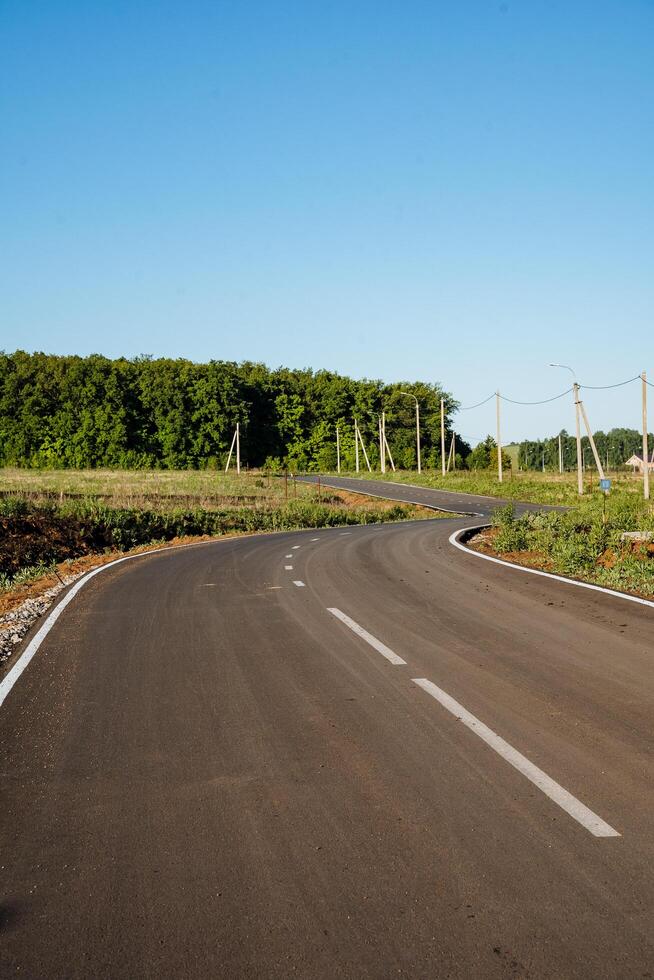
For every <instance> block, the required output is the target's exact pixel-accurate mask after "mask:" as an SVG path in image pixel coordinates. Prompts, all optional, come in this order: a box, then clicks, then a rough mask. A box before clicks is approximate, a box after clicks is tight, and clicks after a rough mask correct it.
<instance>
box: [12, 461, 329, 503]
mask: <svg viewBox="0 0 654 980" xmlns="http://www.w3.org/2000/svg"><path fill="white" fill-rule="evenodd" d="M0 491H4V492H5V493H10V494H12V495H16V496H27V497H30V498H32V499H37V500H38V499H43V500H46V499H57V500H60V501H63V500H65V499H66V498H69V497H72V498H73V499H75V498H93V499H97V500H103V501H104V502H105V503H107V504H109V505H110V506H114V507H142V508H147V509H156V510H166V509H175V508H179V507H180V506H190V507H194V508H201V509H203V510H212V509H215V508H216V507H231V506H241V505H243V504H246V505H248V506H259V505H261V506H264V507H268V506H271V505H278V504H281V503H283V502H284V501H285V499H286V495H287V494H288V499H289V500H294V499H303V498H304V499H314V498H315V497H316V489H315V487H311V486H308V485H305V484H301V483H299V482H295V481H294V480H293V479H292V478H290V477H289V479H288V481H285V480H284V478H283V477H273V476H271V475H268V474H265V473H262V472H259V471H250V472H242V473H241V475H240V476H237V475H236V473H234V472H233V471H231V470H230V472H229V473H223V472H221V471H216V470H102V469H98V470H51V469H18V468H5V469H1V468H0Z"/></svg>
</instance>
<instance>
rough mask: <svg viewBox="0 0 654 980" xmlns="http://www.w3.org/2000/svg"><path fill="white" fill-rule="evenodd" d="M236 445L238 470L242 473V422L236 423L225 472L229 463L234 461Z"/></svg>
mask: <svg viewBox="0 0 654 980" xmlns="http://www.w3.org/2000/svg"><path fill="white" fill-rule="evenodd" d="M234 446H236V472H237V473H239V474H240V472H241V433H240V424H239V423H238V422H237V423H236V430H235V432H234V438H233V439H232V444H231V446H230V447H229V454H228V456H227V465H226V466H225V473H226V472H227V470H228V469H229V464H230V463H231V461H232V454H233V452H234Z"/></svg>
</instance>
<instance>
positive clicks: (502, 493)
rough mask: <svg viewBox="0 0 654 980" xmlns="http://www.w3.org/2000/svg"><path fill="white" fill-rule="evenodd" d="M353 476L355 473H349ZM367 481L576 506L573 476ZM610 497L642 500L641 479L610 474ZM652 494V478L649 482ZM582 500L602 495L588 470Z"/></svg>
mask: <svg viewBox="0 0 654 980" xmlns="http://www.w3.org/2000/svg"><path fill="white" fill-rule="evenodd" d="M348 475H352V476H354V475H355V474H348ZM359 475H360V476H361V477H362V478H364V479H366V480H392V481H394V482H395V483H414V484H416V486H422V487H433V488H434V489H435V490H456V491H459V492H461V493H478V494H483V495H485V496H488V497H503V498H505V499H506V500H516V501H518V500H520V501H527V502H531V503H537V504H554V505H565V506H573V505H576V504H578V503H579V501H580V498H579V495H578V493H577V475H576V473H563V474H561V475H559V474H558V473H536V472H528V473H517V472H515V473H512V471H509V472H508V473H505V474H504V480H503V482H502V483H499V482H498V479H497V474H496V473H495V472H492V473H491V472H488V471H486V470H477V471H474V472H472V471H459V472H456V473H448V474H447V476H445V477H444V476H442V475H441V474H440V473H434V472H433V471H432V472H429V473H421V474H420V475H419V474H418V473H416V471H415V470H402V471H398V472H396V473H392V472H391V473H385V474H383V475H382V474H381V473H368V472H366V473H361V474H359ZM609 476H610V478H611V481H612V489H611V494H612V495H613V496H614V497H615V496H620V497H623V496H629V497H632V496H633V497H634V498H641V499H642V493H643V481H642V477H638V476H634V475H633V474H631V473H623V472H621V473H618V474H616V473H610V474H609ZM651 482H652V484H653V486H652V491H653V492H654V478H653V479H652V481H651ZM584 490H585V494H584V498H586V497H588V496H594V497H597V498H599V499H601V497H602V496H603V494H602V492H601V491H600V489H599V483H598V478H597V474H596V473H595V471H594V470H593V471H589V472H588V473H586V475H585V478H584Z"/></svg>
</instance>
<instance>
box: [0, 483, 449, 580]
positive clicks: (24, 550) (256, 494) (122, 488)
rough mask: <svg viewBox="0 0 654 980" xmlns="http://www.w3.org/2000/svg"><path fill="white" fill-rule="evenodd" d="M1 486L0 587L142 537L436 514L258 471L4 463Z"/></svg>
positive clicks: (148, 540) (146, 540)
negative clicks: (26, 466) (12, 466)
mask: <svg viewBox="0 0 654 980" xmlns="http://www.w3.org/2000/svg"><path fill="white" fill-rule="evenodd" d="M0 492H1V496H0V592H2V591H4V592H7V591H8V590H12V589H14V588H15V587H16V586H20V585H24V584H25V583H27V582H31V581H34V580H36V579H38V578H39V577H40V576H43V575H44V574H45V573H46V572H51V571H52V570H53V567H54V566H55V565H56V564H58V563H60V562H65V561H72V560H74V559H79V558H80V557H84V556H89V555H94V554H95V555H100V554H105V553H107V552H112V551H129V550H132V549H134V548H137V547H140V546H142V545H148V544H155V543H162V542H169V541H172V540H178V539H179V540H188V539H190V538H198V537H207V536H210V537H215V536H221V535H226V534H239V533H256V532H266V531H281V530H295V529H301V528H315V527H337V526H343V525H353V524H376V523H382V522H387V521H402V520H410V519H415V518H431V517H437V516H439V515H437V514H436V513H435V512H434V511H430V510H427V509H424V508H419V507H415V506H412V505H407V504H398V503H397V502H395V501H385V500H378V499H375V498H370V497H369V498H366V497H361V496H359V495H358V494H350V493H347V491H336V490H331V489H326V488H324V487H322V488H318V487H317V486H315V485H308V484H302V483H297V484H296V483H295V481H293V480H292V479H289V480H288V481H286V480H285V479H284V478H283V477H281V478H274V477H268V476H265V475H263V474H257V473H253V474H242V475H241V476H236V475H235V474H231V473H230V474H229V475H225V474H223V473H215V472H214V473H211V472H206V471H204V472H197V471H191V472H170V471H155V472H144V471H109V470H92V471H70V470H65V471H56V470H16V469H14V470H2V471H0ZM443 516H445V515H443Z"/></svg>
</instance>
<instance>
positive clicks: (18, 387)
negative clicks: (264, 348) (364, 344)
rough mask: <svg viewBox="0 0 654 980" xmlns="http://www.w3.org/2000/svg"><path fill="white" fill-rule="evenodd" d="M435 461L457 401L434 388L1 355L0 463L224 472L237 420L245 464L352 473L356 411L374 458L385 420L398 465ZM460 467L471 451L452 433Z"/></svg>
mask: <svg viewBox="0 0 654 980" xmlns="http://www.w3.org/2000/svg"><path fill="white" fill-rule="evenodd" d="M407 392H408V393H409V394H410V395H415V397H416V398H417V399H418V402H419V405H420V415H421V441H422V461H423V465H424V466H426V467H427V466H432V467H433V466H440V424H441V418H440V400H441V398H443V399H444V403H445V416H446V431H447V444H448V447H449V443H450V439H451V416H452V413H453V412H454V411H455V409H456V407H457V403H456V401H455V400H454V398H453V397H452V395H451V394H449V393H448V392H445V391H443V389H442V388H441V386H440V385H439V384H438V383H436V382H433V383H428V382H422V381H412V382H409V381H406V382H398V383H396V384H384V383H383V382H381V381H378V380H360V381H356V380H353V379H351V378H348V377H345V376H342V375H339V374H336V373H333V372H330V371H312V370H310V369H305V370H290V369H287V368H283V367H282V368H277V369H274V370H271V369H269V368H267V367H266V366H265V365H263V364H257V363H252V362H244V363H241V364H237V363H235V362H231V361H218V360H215V361H213V360H212V361H209V362H208V363H204V364H201V363H195V362H192V361H189V360H184V359H168V358H156V359H155V358H151V357H149V356H142V357H136V358H118V359H116V360H112V359H110V358H107V357H104V356H102V355H99V354H93V355H91V356H89V357H78V356H58V355H52V354H43V353H35V354H28V353H25V352H24V351H16V352H14V353H11V354H7V353H2V354H0V465H3V466H20V467H53V468H61V467H75V468H79V469H81V468H87V467H90V468H93V467H110V468H121V469H132V468H163V469H195V468H221V467H224V465H225V461H226V458H227V453H228V451H229V446H230V443H231V441H232V437H233V433H234V429H235V426H236V423H237V422H238V423H240V431H241V460H242V463H243V464H244V465H247V466H250V467H261V466H267V467H269V468H271V469H278V468H282V467H287V468H289V469H292V470H297V471H306V470H322V471H328V470H334V469H335V468H336V426H337V425H338V427H339V433H340V445H341V462H342V466H343V468H344V469H354V455H355V453H354V418H355V417H356V418H357V419H358V424H359V428H360V430H361V433H362V435H363V438H364V441H365V444H366V447H367V450H368V455H369V458H370V462H371V464H372V465H373V466H375V465H376V464H377V463H378V459H379V451H378V441H377V431H378V430H377V427H378V417H379V413H380V412H381V411H385V413H386V434H387V439H388V442H389V445H390V449H391V452H392V454H393V457H394V460H395V464H396V466H397V467H398V468H411V467H413V466H415V464H416V441H415V401H414V399H413V398H412V397H409V396H408V395H407V394H406V393H407ZM456 445H457V449H458V452H459V455H458V460H457V462H458V465H459V466H461V465H462V464H463V461H464V460H465V459H466V457H467V455H468V454H469V453H470V446H468V445H467V444H466V443H465V442H464V441H463V440H460V439H459V438H458V437H457V442H456Z"/></svg>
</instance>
